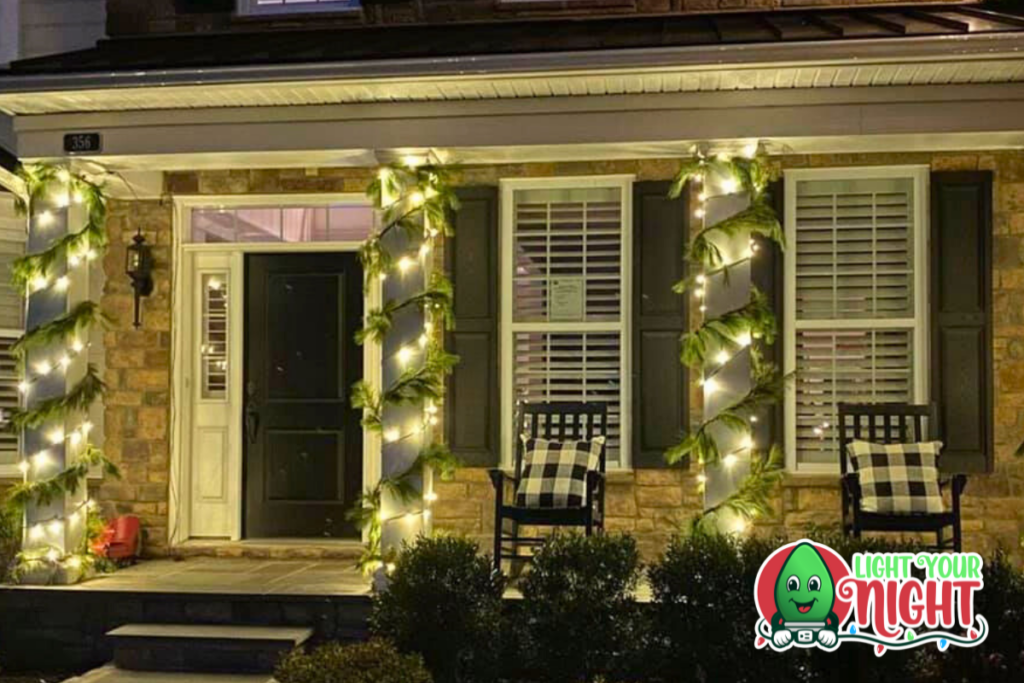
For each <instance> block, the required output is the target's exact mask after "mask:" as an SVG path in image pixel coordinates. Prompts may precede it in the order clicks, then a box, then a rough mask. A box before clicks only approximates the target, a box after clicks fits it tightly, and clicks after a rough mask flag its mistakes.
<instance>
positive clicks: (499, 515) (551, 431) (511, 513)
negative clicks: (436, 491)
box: [490, 403, 608, 571]
mask: <svg viewBox="0 0 1024 683" xmlns="http://www.w3.org/2000/svg"><path fill="white" fill-rule="evenodd" d="M515 435H516V448H515V453H516V455H515V458H516V459H515V474H514V475H508V474H506V473H505V472H504V471H503V470H501V469H492V470H490V475H491V482H492V483H493V484H494V494H495V495H494V567H495V569H497V570H498V571H501V561H502V560H512V561H513V562H519V561H528V560H529V559H530V557H529V555H520V553H519V548H520V546H526V547H529V548H533V547H536V546H539V545H542V544H543V543H544V540H545V539H544V538H543V537H522V536H520V535H519V527H520V525H530V526H573V527H583V528H584V530H585V533H586V535H587V536H590V535H592V534H593V533H594V529H598V530H603V529H604V492H605V460H606V457H605V453H606V451H607V444H606V445H604V446H602V447H601V457H600V465H599V470H598V471H590V472H588V473H587V484H586V496H585V498H584V503H583V506H582V507H577V508H559V509H547V508H543V509H542V508H526V507H518V506H516V505H514V504H512V505H509V504H507V503H506V502H505V482H506V481H511V482H512V485H513V494H512V495H513V502H514V500H515V498H514V496H515V489H517V488H518V487H519V480H520V478H521V477H522V475H523V459H524V458H525V457H526V453H525V451H526V449H525V447H524V443H523V439H522V438H521V435H525V436H526V437H527V438H533V439H537V438H540V439H549V440H552V441H590V440H592V439H593V438H595V437H598V436H603V437H605V439H606V440H607V438H608V406H607V405H606V404H604V403H522V404H520V406H519V410H518V413H517V416H516V431H515ZM506 520H507V521H508V522H510V529H509V532H508V533H506V532H505V528H504V527H505V522H506ZM507 546H511V548H508V547H507Z"/></svg>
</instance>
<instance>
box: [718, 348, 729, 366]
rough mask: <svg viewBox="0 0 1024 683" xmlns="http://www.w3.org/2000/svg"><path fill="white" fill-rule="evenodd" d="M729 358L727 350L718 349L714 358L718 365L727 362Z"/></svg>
mask: <svg viewBox="0 0 1024 683" xmlns="http://www.w3.org/2000/svg"><path fill="white" fill-rule="evenodd" d="M729 358H731V356H730V355H729V352H728V351H719V352H718V355H717V356H715V360H716V361H717V362H718V364H719V365H725V364H726V363H728V362H729Z"/></svg>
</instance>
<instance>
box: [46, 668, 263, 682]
mask: <svg viewBox="0 0 1024 683" xmlns="http://www.w3.org/2000/svg"><path fill="white" fill-rule="evenodd" d="M64 683H274V679H273V677H272V676H270V675H269V674H196V673H160V672H153V671H123V670H121V669H118V668H117V667H115V666H114V665H113V664H110V665H108V666H102V667H100V668H98V669H93V670H92V671H88V672H86V673H84V674H82V675H81V676H75V677H74V678H69V679H67V680H66V681H64Z"/></svg>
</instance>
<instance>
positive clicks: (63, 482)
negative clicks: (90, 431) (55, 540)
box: [7, 445, 121, 511]
mask: <svg viewBox="0 0 1024 683" xmlns="http://www.w3.org/2000/svg"><path fill="white" fill-rule="evenodd" d="M94 467H99V468H101V470H102V472H103V474H104V475H111V476H113V477H120V476H121V472H120V470H119V469H118V467H117V465H115V464H114V463H112V462H110V461H109V460H108V459H107V458H106V456H105V455H103V452H102V451H100V450H99V449H98V448H96V447H94V446H92V445H89V446H87V447H86V448H85V450H84V451H83V452H82V453H81V454H79V456H78V458H77V459H76V460H75V462H74V463H73V464H72V465H70V466H68V467H67V468H66V469H64V470H62V471H60V472H58V473H57V474H55V475H53V476H52V477H49V478H47V479H39V480H37V481H26V482H23V483H21V484H18V485H17V486H13V487H11V489H10V490H9V491H8V492H7V504H8V505H9V506H10V507H11V508H12V509H15V510H18V511H24V509H25V506H26V505H28V504H29V503H34V504H35V505H49V504H50V503H52V502H53V501H54V500H56V499H57V498H59V497H60V496H62V495H64V494H65V493H70V494H72V495H74V494H75V493H77V492H78V487H79V486H81V484H82V482H84V481H85V478H86V477H88V476H89V472H91V471H92V469H93V468H94Z"/></svg>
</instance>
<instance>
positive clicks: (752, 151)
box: [743, 142, 759, 159]
mask: <svg viewBox="0 0 1024 683" xmlns="http://www.w3.org/2000/svg"><path fill="white" fill-rule="evenodd" d="M758 147H759V145H758V143H757V142H751V143H750V144H749V145H747V146H746V147H744V148H743V156H745V157H747V158H748V159H753V158H754V157H756V156H757V150H758Z"/></svg>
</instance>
